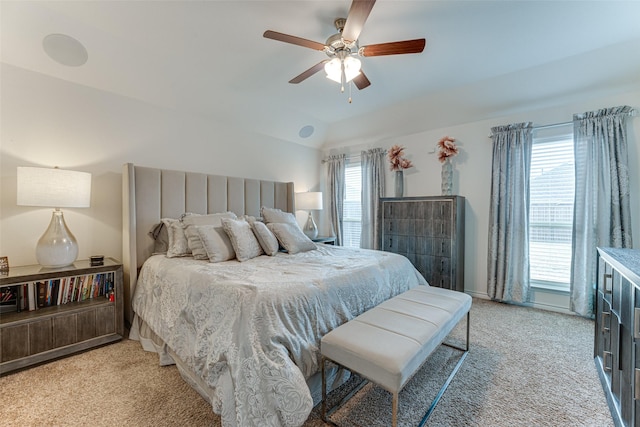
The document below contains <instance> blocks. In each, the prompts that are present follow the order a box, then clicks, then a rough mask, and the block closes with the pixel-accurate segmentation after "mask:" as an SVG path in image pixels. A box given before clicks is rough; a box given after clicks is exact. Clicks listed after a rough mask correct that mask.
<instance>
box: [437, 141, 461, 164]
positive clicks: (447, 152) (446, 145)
mask: <svg viewBox="0 0 640 427" xmlns="http://www.w3.org/2000/svg"><path fill="white" fill-rule="evenodd" d="M454 141H455V138H452V137H450V136H443V137H442V138H441V139H440V141H438V150H439V151H438V160H439V161H440V163H444V162H445V161H446V160H447V159H448V158H449V157H453V156H455V155H456V154H458V147H456V144H455V142H454Z"/></svg>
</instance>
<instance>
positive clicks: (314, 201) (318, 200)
mask: <svg viewBox="0 0 640 427" xmlns="http://www.w3.org/2000/svg"><path fill="white" fill-rule="evenodd" d="M296 209H300V210H303V211H309V218H307V222H306V224H305V225H304V228H303V229H302V231H304V234H306V235H307V237H309V238H310V239H315V238H316V237H318V227H317V226H316V223H315V222H314V221H313V215H311V211H319V210H322V192H320V191H308V192H306V193H296Z"/></svg>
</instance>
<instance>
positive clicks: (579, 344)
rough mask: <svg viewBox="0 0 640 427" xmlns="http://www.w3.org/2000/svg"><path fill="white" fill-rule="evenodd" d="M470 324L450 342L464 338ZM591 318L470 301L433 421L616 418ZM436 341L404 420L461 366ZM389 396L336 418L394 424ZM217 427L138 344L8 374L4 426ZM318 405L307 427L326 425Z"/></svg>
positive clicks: (365, 400) (371, 396)
mask: <svg viewBox="0 0 640 427" xmlns="http://www.w3.org/2000/svg"><path fill="white" fill-rule="evenodd" d="M463 334H464V321H463V322H462V323H461V325H458V328H457V329H456V330H455V331H454V333H453V335H452V337H451V339H452V340H454V341H457V342H458V343H460V342H461V341H460V339H461V338H462V337H463V336H464V335H463ZM592 353H593V322H592V321H589V320H586V319H582V318H579V317H575V316H568V315H563V314H558V313H551V312H546V311H540V310H535V309H529V308H523V307H517V306H510V305H504V304H498V303H494V302H490V301H484V300H478V299H474V302H473V307H472V310H471V351H470V353H469V355H468V357H467V359H466V360H465V362H464V364H463V365H462V367H461V368H460V371H459V372H458V375H457V376H456V377H455V378H454V380H453V381H452V382H451V384H450V386H449V389H448V390H447V392H446V393H445V394H444V396H443V398H442V400H441V401H440V403H439V405H438V407H437V408H436V410H435V412H434V413H433V415H432V416H431V418H430V420H429V423H428V425H430V426H456V427H457V426H598V427H606V426H612V425H613V422H612V420H611V416H610V415H609V409H608V407H607V404H606V400H605V397H604V393H603V391H602V388H601V386H600V382H599V380H598V376H597V373H596V370H595V366H594V363H593V359H592ZM458 355H459V352H457V351H456V350H452V349H450V348H448V347H440V348H439V349H438V350H436V351H435V352H434V353H433V354H432V356H431V357H430V359H429V361H428V362H427V363H426V364H425V365H424V366H423V367H422V369H421V370H420V371H419V372H418V374H416V376H415V377H414V378H413V379H412V380H411V381H410V383H409V384H408V385H407V386H406V387H405V389H404V390H403V391H402V393H401V394H400V410H399V420H400V425H403V426H408V425H417V423H418V422H419V421H420V419H421V418H422V415H423V414H424V412H425V410H426V408H427V407H428V406H429V404H430V402H431V399H432V398H433V396H435V394H436V393H437V391H438V389H439V388H440V386H441V384H442V383H443V382H444V380H445V379H446V377H447V375H448V372H449V369H450V368H451V367H452V366H453V365H454V364H455V363H456V361H457V358H458ZM390 413H391V397H390V394H388V393H387V392H385V391H383V390H380V389H379V388H376V387H374V386H372V385H371V384H369V385H367V386H365V387H364V388H363V389H362V390H361V391H360V392H359V393H358V394H357V395H356V396H355V397H354V398H352V399H351V400H350V401H349V402H348V403H347V405H345V406H344V407H343V408H342V409H341V410H340V411H338V412H337V413H335V414H334V415H333V417H332V420H333V421H334V422H337V423H339V424H340V425H341V426H344V427H346V426H386V425H389V424H390ZM88 425H91V426H140V427H144V426H219V425H220V419H219V417H218V416H217V415H215V414H214V413H213V412H212V411H211V407H210V406H209V405H207V403H206V402H205V401H204V400H203V399H202V398H201V397H200V396H199V395H198V394H197V393H196V392H195V391H193V390H192V389H191V388H190V387H189V386H187V385H186V383H185V382H184V381H183V380H182V379H181V378H180V375H179V374H178V372H177V370H176V368H175V367H173V366H169V367H161V366H158V360H157V356H156V355H155V354H153V353H147V352H145V351H143V350H142V349H141V348H140V345H139V343H137V342H135V341H130V340H123V341H122V342H119V343H116V344H112V345H108V346H105V347H102V348H98V349H94V350H91V351H88V352H85V353H82V354H79V355H75V356H71V357H68V358H65V359H61V360H57V361H54V362H51V363H48V364H45V365H41V366H37V367H34V368H31V369H28V370H25V371H22V372H18V373H14V374H11V375H8V376H5V377H2V378H0V426H88ZM323 425H324V423H322V421H321V420H320V419H319V417H318V408H316V409H315V410H314V411H313V412H312V413H311V415H310V417H309V419H308V420H307V422H306V423H305V427H318V426H323Z"/></svg>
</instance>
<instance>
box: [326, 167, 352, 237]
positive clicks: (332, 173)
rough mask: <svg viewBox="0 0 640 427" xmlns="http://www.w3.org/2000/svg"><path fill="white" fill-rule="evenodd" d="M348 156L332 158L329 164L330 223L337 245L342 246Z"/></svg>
mask: <svg viewBox="0 0 640 427" xmlns="http://www.w3.org/2000/svg"><path fill="white" fill-rule="evenodd" d="M346 158H347V156H346V155H345V154H337V155H334V156H330V157H329V158H328V159H327V160H326V162H327V187H328V190H329V221H331V225H332V227H333V232H334V234H335V236H336V245H338V246H342V235H343V231H344V230H343V227H342V216H343V212H344V190H345V189H344V181H345V179H344V171H345V162H346Z"/></svg>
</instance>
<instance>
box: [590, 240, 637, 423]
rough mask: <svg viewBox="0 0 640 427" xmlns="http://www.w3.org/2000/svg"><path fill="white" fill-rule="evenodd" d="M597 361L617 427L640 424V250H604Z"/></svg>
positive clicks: (600, 256)
mask: <svg viewBox="0 0 640 427" xmlns="http://www.w3.org/2000/svg"><path fill="white" fill-rule="evenodd" d="M595 313H596V319H595V340H594V357H595V364H596V369H597V370H598V374H599V376H600V382H601V383H602V387H603V388H604V393H605V396H606V397H607V402H608V404H609V409H610V410H611V415H612V417H613V421H614V423H615V425H616V426H631V427H633V426H637V425H639V424H640V250H638V249H614V248H598V281H597V289H596V298H595Z"/></svg>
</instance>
